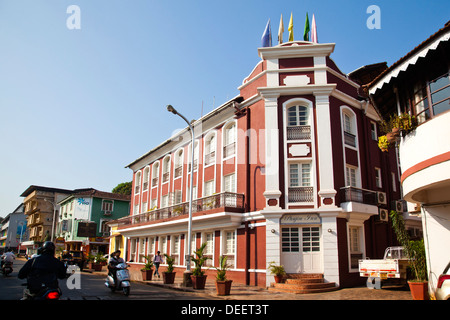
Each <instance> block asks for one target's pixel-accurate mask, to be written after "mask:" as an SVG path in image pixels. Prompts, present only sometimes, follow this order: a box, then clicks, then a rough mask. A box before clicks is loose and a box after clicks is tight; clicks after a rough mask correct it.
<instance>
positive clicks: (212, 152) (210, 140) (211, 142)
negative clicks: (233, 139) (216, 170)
mask: <svg viewBox="0 0 450 320" xmlns="http://www.w3.org/2000/svg"><path fill="white" fill-rule="evenodd" d="M215 162H216V135H215V134H214V133H213V134H210V135H208V136H206V139H205V166H208V165H210V164H213V163H215Z"/></svg>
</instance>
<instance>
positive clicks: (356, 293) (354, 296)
mask: <svg viewBox="0 0 450 320" xmlns="http://www.w3.org/2000/svg"><path fill="white" fill-rule="evenodd" d="M84 271H85V272H92V273H93V274H98V275H102V276H105V277H106V274H107V272H106V271H105V270H102V271H101V272H96V271H92V270H84ZM209 278H210V277H209ZM136 282H139V283H145V284H147V285H150V286H159V287H164V288H170V289H173V290H181V291H186V292H195V293H197V294H199V295H202V296H211V297H214V298H215V299H217V298H221V299H224V300H412V297H411V292H410V291H409V289H408V288H405V287H397V286H392V287H386V288H383V289H379V290H376V289H368V288H366V287H357V288H343V289H339V290H336V291H333V292H325V293H310V294H293V293H281V292H272V291H269V290H267V289H266V288H262V287H255V286H247V285H244V284H240V283H234V282H233V285H232V286H231V293H230V295H229V296H218V295H217V293H216V286H215V279H214V278H212V279H207V281H206V286H205V289H204V290H196V289H193V288H192V287H183V286H182V285H181V284H182V279H181V277H176V278H175V283H174V284H164V283H163V280H162V277H161V278H156V279H155V278H153V280H151V281H136Z"/></svg>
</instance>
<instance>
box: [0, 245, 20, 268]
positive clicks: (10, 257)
mask: <svg viewBox="0 0 450 320" xmlns="http://www.w3.org/2000/svg"><path fill="white" fill-rule="evenodd" d="M14 259H16V256H15V255H14V253H13V252H12V249H9V250H8V252H5V253H4V254H3V255H2V262H1V268H3V265H4V264H5V263H6V262H11V264H12V263H13V261H14Z"/></svg>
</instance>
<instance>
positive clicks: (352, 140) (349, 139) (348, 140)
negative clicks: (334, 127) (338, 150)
mask: <svg viewBox="0 0 450 320" xmlns="http://www.w3.org/2000/svg"><path fill="white" fill-rule="evenodd" d="M344 143H345V144H346V145H347V146H351V147H356V136H355V135H354V134H351V133H350V132H347V131H344Z"/></svg>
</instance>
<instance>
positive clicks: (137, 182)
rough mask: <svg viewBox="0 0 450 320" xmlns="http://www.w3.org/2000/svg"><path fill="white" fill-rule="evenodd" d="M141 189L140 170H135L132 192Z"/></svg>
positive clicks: (137, 191) (135, 192)
mask: <svg viewBox="0 0 450 320" xmlns="http://www.w3.org/2000/svg"><path fill="white" fill-rule="evenodd" d="M140 190H141V171H138V172H136V178H135V180H134V194H138V193H139V191H140Z"/></svg>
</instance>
